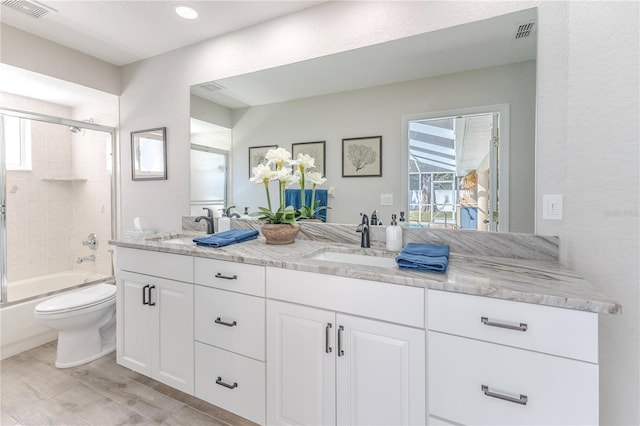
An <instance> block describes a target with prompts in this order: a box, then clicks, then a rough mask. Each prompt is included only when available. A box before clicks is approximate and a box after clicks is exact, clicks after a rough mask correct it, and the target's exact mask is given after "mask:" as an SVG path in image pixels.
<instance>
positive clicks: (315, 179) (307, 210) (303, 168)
mask: <svg viewBox="0 0 640 426" xmlns="http://www.w3.org/2000/svg"><path fill="white" fill-rule="evenodd" d="M291 164H292V165H293V166H297V167H298V168H297V170H296V171H295V172H294V176H296V177H297V178H298V183H299V184H300V203H301V207H300V210H298V217H297V218H298V219H315V218H316V216H317V214H318V213H319V212H320V211H322V210H324V209H327V208H328V207H326V206H323V207H319V204H320V201H316V186H317V185H322V184H323V183H325V181H326V180H327V179H325V178H323V177H322V173H319V172H312V171H311V170H310V169H312V168H314V167H315V159H314V158H313V157H311V156H310V155H308V154H298V157H297V158H296V159H295V160H293V161H292V162H291ZM306 182H311V184H312V185H313V187H312V189H311V204H310V205H308V206H307V199H306V197H305V192H304V188H305V183H306Z"/></svg>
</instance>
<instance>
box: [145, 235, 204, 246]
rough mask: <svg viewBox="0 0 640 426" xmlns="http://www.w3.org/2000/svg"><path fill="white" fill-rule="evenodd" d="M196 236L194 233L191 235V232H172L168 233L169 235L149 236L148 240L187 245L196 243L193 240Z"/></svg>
mask: <svg viewBox="0 0 640 426" xmlns="http://www.w3.org/2000/svg"><path fill="white" fill-rule="evenodd" d="M195 237H196V236H193V235H189V234H178V233H172V234H168V235H164V236H162V237H152V238H147V241H156V242H159V243H163V244H164V243H166V244H182V245H185V246H188V245H192V244H195V243H194V242H193V239H194V238H195Z"/></svg>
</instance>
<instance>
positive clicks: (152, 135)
mask: <svg viewBox="0 0 640 426" xmlns="http://www.w3.org/2000/svg"><path fill="white" fill-rule="evenodd" d="M142 139H146V140H157V141H158V142H161V145H160V149H159V150H158V149H157V148H154V151H153V152H152V153H151V155H161V156H162V158H161V161H162V170H161V171H155V170H143V169H142V168H141V167H140V156H141V154H142V153H141V149H142V148H141V145H140V141H141V140H142ZM158 151H159V153H158ZM131 179H132V180H166V179H167V128H166V127H156V128H154V129H146V130H136V131H134V132H131Z"/></svg>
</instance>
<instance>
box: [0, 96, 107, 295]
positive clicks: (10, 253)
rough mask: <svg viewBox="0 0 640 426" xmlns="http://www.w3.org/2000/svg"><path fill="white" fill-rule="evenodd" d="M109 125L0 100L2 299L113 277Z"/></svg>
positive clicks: (86, 283)
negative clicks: (19, 107)
mask: <svg viewBox="0 0 640 426" xmlns="http://www.w3.org/2000/svg"><path fill="white" fill-rule="evenodd" d="M115 142H116V133H115V128H113V127H109V126H103V125H100V124H95V123H93V122H92V120H91V121H88V120H87V121H77V120H71V119H66V118H60V117H55V116H50V115H45V114H40V113H34V112H28V111H22V110H17V109H11V108H4V107H2V108H0V206H1V207H0V208H1V210H0V279H1V292H0V302H1V304H2V306H6V305H10V304H15V303H19V302H21V301H25V300H30V299H34V298H37V297H42V296H45V295H50V294H54V293H57V292H60V291H63V290H65V289H68V288H73V287H78V286H83V285H88V284H93V283H96V282H102V281H108V280H110V279H112V277H113V263H112V256H111V255H112V253H111V251H110V250H109V247H108V245H107V241H108V240H109V239H111V238H114V237H115V231H116V222H115V221H116V211H117V210H116V207H117V206H116V197H115V192H116V180H115V176H116V173H115V171H116V167H117V163H116V161H115V159H116V155H115V150H116V143H115Z"/></svg>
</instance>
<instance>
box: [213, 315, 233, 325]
mask: <svg viewBox="0 0 640 426" xmlns="http://www.w3.org/2000/svg"><path fill="white" fill-rule="evenodd" d="M214 322H215V323H216V324H220V325H226V326H227V327H233V326H236V325H238V323H237V321H234V322H225V321H222V318H220V317H218V318H216V320H215V321H214Z"/></svg>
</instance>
